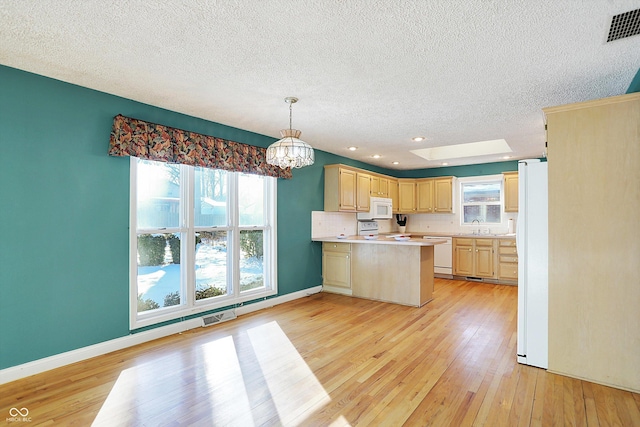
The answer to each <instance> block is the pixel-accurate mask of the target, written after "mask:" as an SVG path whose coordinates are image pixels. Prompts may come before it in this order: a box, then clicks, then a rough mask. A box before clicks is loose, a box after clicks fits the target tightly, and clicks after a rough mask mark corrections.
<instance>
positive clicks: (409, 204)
mask: <svg viewBox="0 0 640 427" xmlns="http://www.w3.org/2000/svg"><path fill="white" fill-rule="evenodd" d="M398 212H399V213H407V214H409V213H416V180H415V179H398Z"/></svg>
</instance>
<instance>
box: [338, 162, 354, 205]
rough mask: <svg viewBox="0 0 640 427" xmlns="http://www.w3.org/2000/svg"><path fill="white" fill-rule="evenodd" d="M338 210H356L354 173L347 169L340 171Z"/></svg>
mask: <svg viewBox="0 0 640 427" xmlns="http://www.w3.org/2000/svg"><path fill="white" fill-rule="evenodd" d="M339 187H340V188H339V189H338V191H339V193H340V208H339V209H340V210H341V211H351V212H355V210H356V173H355V172H354V171H351V170H348V169H340V185H339Z"/></svg>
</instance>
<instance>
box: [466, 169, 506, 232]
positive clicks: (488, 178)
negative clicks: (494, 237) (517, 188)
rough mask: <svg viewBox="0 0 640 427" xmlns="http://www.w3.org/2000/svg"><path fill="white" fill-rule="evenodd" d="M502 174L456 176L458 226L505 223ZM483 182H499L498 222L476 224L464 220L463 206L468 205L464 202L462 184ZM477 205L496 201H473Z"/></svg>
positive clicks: (491, 225)
mask: <svg viewBox="0 0 640 427" xmlns="http://www.w3.org/2000/svg"><path fill="white" fill-rule="evenodd" d="M503 181H504V180H503V178H502V174H499V175H482V176H472V177H466V178H458V186H459V187H458V194H459V200H458V201H459V203H460V226H461V227H471V228H473V227H476V228H479V227H494V226H496V227H497V226H501V225H504V224H505V223H506V219H505V215H504V182H503ZM483 183H499V184H500V222H481V223H480V224H478V225H476V224H473V223H468V222H465V221H464V207H465V205H469V203H464V190H463V187H464V184H483ZM474 204H478V205H489V204H490V205H495V204H496V203H474Z"/></svg>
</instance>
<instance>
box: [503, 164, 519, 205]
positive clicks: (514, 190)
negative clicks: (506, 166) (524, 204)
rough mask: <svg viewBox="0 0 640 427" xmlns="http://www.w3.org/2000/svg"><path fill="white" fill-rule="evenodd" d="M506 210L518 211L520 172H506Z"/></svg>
mask: <svg viewBox="0 0 640 427" xmlns="http://www.w3.org/2000/svg"><path fill="white" fill-rule="evenodd" d="M503 175H504V211H505V212H518V172H504V173H503Z"/></svg>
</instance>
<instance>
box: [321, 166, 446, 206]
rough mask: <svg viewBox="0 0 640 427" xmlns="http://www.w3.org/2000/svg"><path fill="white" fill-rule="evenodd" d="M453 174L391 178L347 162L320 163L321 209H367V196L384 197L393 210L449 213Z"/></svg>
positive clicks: (368, 201)
mask: <svg viewBox="0 0 640 427" xmlns="http://www.w3.org/2000/svg"><path fill="white" fill-rule="evenodd" d="M454 179H455V177H441V178H419V179H413V178H393V177H390V176H386V175H379V174H376V173H375V172H368V171H366V170H363V169H358V168H354V167H351V166H346V165H341V164H335V165H325V167H324V210H325V211H327V212H367V211H369V209H370V204H371V202H370V197H387V198H390V199H391V201H392V203H393V213H401V214H415V213H453V188H454V185H453V182H454Z"/></svg>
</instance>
